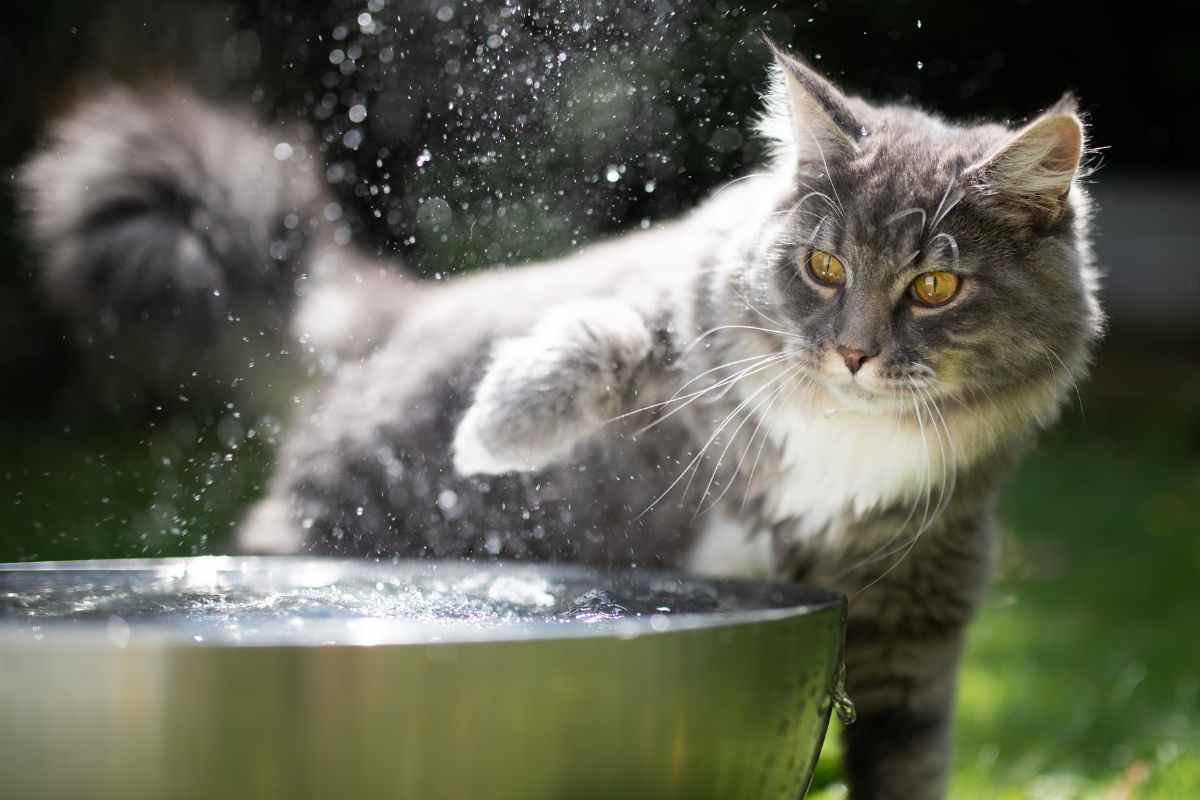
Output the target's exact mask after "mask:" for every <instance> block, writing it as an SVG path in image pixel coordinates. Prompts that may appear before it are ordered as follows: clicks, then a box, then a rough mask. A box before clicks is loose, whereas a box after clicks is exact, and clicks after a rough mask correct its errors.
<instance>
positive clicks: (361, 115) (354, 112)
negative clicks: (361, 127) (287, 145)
mask: <svg viewBox="0 0 1200 800" xmlns="http://www.w3.org/2000/svg"><path fill="white" fill-rule="evenodd" d="M348 116H349V117H350V121H351V122H362V121H363V120H364V119H366V118H367V107H366V106H364V105H363V104H362V103H355V104H354V105H353V106H351V107H350V113H349V115H348ZM277 157H278V156H277Z"/></svg>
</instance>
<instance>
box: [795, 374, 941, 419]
mask: <svg viewBox="0 0 1200 800" xmlns="http://www.w3.org/2000/svg"><path fill="white" fill-rule="evenodd" d="M838 366H841V365H840V364H839V365H838ZM814 377H815V378H816V383H817V384H818V385H819V386H820V388H821V389H823V390H824V392H823V393H824V394H825V395H826V399H827V401H828V402H829V403H830V404H832V405H833V406H834V407H842V408H845V409H846V410H853V411H856V412H860V413H867V414H891V415H895V414H902V415H903V414H906V413H912V410H913V404H914V398H916V397H920V396H923V395H924V394H926V393H928V392H929V391H930V390H929V388H928V386H927V384H926V381H924V380H923V379H922V378H921V377H919V376H909V375H902V376H893V375H891V374H885V373H883V372H882V371H880V370H879V369H878V368H875V369H868V368H867V367H864V368H863V369H861V370H859V372H858V373H857V374H851V373H850V372H849V371H848V370H846V369H844V368H843V369H841V370H840V371H839V370H834V369H825V370H820V371H818V374H817V375H815V376H814Z"/></svg>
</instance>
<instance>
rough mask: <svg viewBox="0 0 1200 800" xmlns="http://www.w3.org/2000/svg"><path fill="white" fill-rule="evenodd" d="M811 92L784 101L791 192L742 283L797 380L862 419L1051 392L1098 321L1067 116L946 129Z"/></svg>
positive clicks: (800, 88) (1065, 111) (812, 88)
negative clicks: (772, 325) (765, 295)
mask: <svg viewBox="0 0 1200 800" xmlns="http://www.w3.org/2000/svg"><path fill="white" fill-rule="evenodd" d="M782 66H783V67H784V70H785V72H784V76H785V77H787V75H788V73H787V70H788V69H791V68H794V69H804V67H803V65H798V64H797V65H795V66H793V65H791V64H788V63H786V62H785V63H783V65H782ZM813 80H816V81H819V80H820V79H819V78H815V76H813V75H812V74H811V73H809V72H805V73H802V74H801V79H800V80H795V79H792V80H791V85H790V87H789V89H790V91H791V92H793V94H794V93H796V92H800V93H803V96H802V97H801V98H800V99H799V100H797V98H796V97H795V96H793V97H792V98H791V99H790V108H789V111H790V112H791V115H792V119H793V120H796V119H797V118H799V120H800V122H799V125H798V130H797V134H798V135H797V138H796V146H795V147H794V148H793V149H792V150H791V151H790V152H788V151H785V152H784V153H782V154H781V156H780V157H784V158H787V157H794V158H795V159H796V163H797V165H798V166H797V169H796V175H795V178H794V193H793V195H792V197H791V198H789V201H788V203H787V204H786V206H785V207H784V208H783V209H782V210H781V213H780V215H779V217H780V218H781V220H782V221H781V222H779V223H777V224H776V225H774V226H773V230H774V231H775V234H774V235H775V236H776V237H777V241H776V242H775V247H774V248H773V251H772V252H773V254H774V255H773V256H772V258H771V259H770V263H768V264H765V265H762V266H761V267H760V268H762V269H765V270H767V271H768V272H767V274H766V275H765V276H764V283H766V284H767V285H768V286H770V287H771V291H770V296H771V299H772V305H773V306H774V307H775V310H776V312H777V314H779V315H780V316H779V317H778V319H780V321H781V322H784V323H785V324H786V325H787V326H788V327H789V329H790V330H791V331H794V332H795V333H796V334H798V338H797V337H789V343H788V349H789V350H791V351H792V352H793V353H794V354H795V358H796V359H797V360H798V361H799V362H800V363H801V364H802V365H803V369H804V371H805V373H806V374H807V375H808V376H809V377H810V378H811V379H812V380H813V381H814V382H815V383H817V384H819V385H821V386H823V387H824V388H825V389H826V390H827V391H828V392H829V393H830V394H832V395H833V396H835V397H837V398H838V399H840V400H842V401H843V402H844V403H846V404H848V405H851V406H854V407H859V408H863V409H866V410H871V409H874V410H878V411H895V410H897V408H899V409H901V410H904V409H906V408H907V409H909V410H911V407H912V404H913V403H914V402H919V398H920V397H921V396H925V397H928V398H931V399H939V398H941V399H953V400H955V401H957V403H958V404H960V405H971V404H975V403H987V402H995V400H996V398H997V397H1001V396H1004V395H1006V394H1008V393H1010V392H1013V391H1020V390H1024V389H1032V388H1035V387H1037V386H1038V385H1040V384H1043V383H1048V382H1053V381H1056V380H1062V379H1063V378H1064V377H1066V378H1068V379H1069V378H1070V374H1071V372H1072V371H1074V370H1077V369H1079V368H1081V367H1082V366H1083V362H1084V361H1085V360H1086V357H1087V351H1088V343H1089V342H1090V341H1091V339H1092V338H1093V337H1094V335H1095V334H1096V332H1097V328H1098V326H1099V322H1100V320H1099V311H1098V308H1097V306H1096V302H1095V299H1094V296H1093V292H1094V285H1093V284H1094V277H1093V276H1092V275H1091V274H1090V270H1091V267H1090V265H1089V264H1088V263H1087V262H1088V260H1089V254H1088V251H1087V241H1086V218H1085V217H1086V213H1087V207H1086V197H1085V196H1084V195H1083V191H1082V189H1081V187H1079V186H1078V185H1076V182H1075V179H1076V172H1077V170H1078V166H1079V159H1080V155H1081V153H1082V144H1083V143H1082V129H1081V127H1080V125H1079V122H1078V119H1077V117H1076V116H1075V113H1074V109H1073V106H1066V105H1063V106H1060V107H1059V108H1057V109H1055V110H1053V111H1051V112H1048V114H1047V115H1045V116H1043V117H1042V118H1039V120H1037V121H1035V122H1034V123H1032V124H1031V125H1030V126H1028V127H1027V128H1026V129H1024V130H1022V131H1020V132H1018V133H1012V132H1009V131H1008V130H1006V129H1004V128H1002V127H1000V126H996V125H986V126H972V127H966V128H960V127H955V126H950V125H947V124H945V123H943V122H941V121H939V120H937V119H935V118H933V117H929V116H926V115H923V114H921V113H919V112H916V111H914V110H911V109H907V108H872V107H869V106H867V105H866V104H865V103H862V102H861V101H856V100H850V99H846V98H842V97H841V96H840V95H837V94H836V90H834V89H832V87H830V86H829V85H828V84H825V83H824V82H823V81H822V82H820V83H817V84H814V83H812V81H813ZM814 98H815V100H816V102H813V100H814ZM806 102H807V103H808V104H807V105H806ZM794 124H795V123H794ZM821 126H823V127H821ZM864 131H865V134H864ZM805 134H807V137H806V136H805ZM914 395H916V396H917V398H918V399H917V400H914Z"/></svg>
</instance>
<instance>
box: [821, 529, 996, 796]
mask: <svg viewBox="0 0 1200 800" xmlns="http://www.w3.org/2000/svg"><path fill="white" fill-rule="evenodd" d="M930 538H931V540H932V539H934V538H935V537H930ZM937 538H938V539H939V540H938V541H930V542H928V543H925V542H923V543H922V544H928V546H926V547H920V548H917V549H916V550H917V551H916V552H913V553H912V554H910V556H909V557H908V558H909V560H908V563H906V564H901V565H900V567H899V568H898V569H897V570H896V571H895V573H893V574H891V575H889V576H887V577H886V578H884V579H883V580H881V581H879V582H878V583H877V584H875V585H874V586H871V587H869V588H866V590H865V591H863V592H862V593H861V594H859V595H857V596H856V597H853V599H852V600H851V602H850V615H849V620H848V625H847V632H846V673H847V674H846V682H847V689H848V691H849V695H850V698H851V699H852V700H853V702H854V705H855V707H856V710H857V717H858V718H857V720H856V721H855V722H854V723H853V724H852V725H849V726H847V727H846V728H845V730H844V732H843V741H844V743H845V749H846V753H845V757H844V765H845V770H846V773H847V779H848V783H849V786H850V796H851V798H853V799H854V800H893V799H894V800H938V799H939V798H943V797H945V796H946V788H947V780H948V775H949V766H950V731H951V722H952V719H953V714H954V699H955V686H956V681H957V674H958V668H959V661H960V655H961V652H962V646H963V636H964V633H965V630H966V626H967V623H968V622H969V621H970V618H971V616H972V615H973V611H974V608H975V606H976V604H977V602H978V597H979V595H980V593H981V591H982V589H983V587H984V585H985V583H986V578H987V573H988V561H989V554H990V531H988V530H986V529H985V526H975V525H972V524H967V525H966V526H964V527H962V528H960V529H958V530H956V531H954V532H953V533H947V534H945V535H944V536H942V537H937ZM905 567H907V569H906V568H905ZM896 573H899V574H896Z"/></svg>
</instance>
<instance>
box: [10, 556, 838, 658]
mask: <svg viewBox="0 0 1200 800" xmlns="http://www.w3.org/2000/svg"><path fill="white" fill-rule="evenodd" d="M397 568H400V569H404V570H408V571H417V572H420V573H423V574H428V573H429V572H437V571H441V570H444V571H446V572H463V573H470V572H476V573H479V572H484V571H499V572H505V573H510V574H511V573H516V574H519V573H522V572H528V573H537V574H541V575H546V574H547V573H549V574H550V575H551V576H553V575H559V576H564V577H566V576H577V577H586V576H589V575H591V576H604V575H607V576H609V577H613V578H620V577H622V576H631V577H632V576H636V577H637V578H638V579H639V580H644V581H653V580H668V581H687V582H689V583H693V584H698V585H705V586H710V587H712V588H714V589H717V590H718V591H720V590H722V589H723V590H725V591H730V590H734V591H736V590H739V589H740V590H742V591H747V590H755V591H758V592H762V593H764V594H765V593H766V592H767V591H772V590H773V591H774V593H775V595H776V597H777V598H778V599H777V600H775V601H772V602H769V603H767V602H763V603H758V604H756V605H755V606H752V607H747V608H739V609H734V610H721V611H709V612H697V611H691V612H680V613H673V614H669V615H659V614H654V615H639V616H633V617H624V618H622V619H620V620H616V621H612V622H600V623H590V624H571V623H569V622H567V623H564V622H555V621H550V620H531V621H523V622H515V623H504V624H501V625H495V626H480V625H464V624H451V623H437V622H432V623H422V622H414V621H412V620H398V619H396V620H392V619H381V618H372V617H363V618H362V620H363V621H364V624H363V625H361V626H358V627H357V628H356V627H355V624H354V623H355V622H356V620H345V619H340V620H319V619H318V620H312V621H306V622H305V625H304V635H303V637H298V636H296V635H295V633H294V631H292V632H289V631H287V630H286V629H285V628H284V626H283V625H282V624H276V625H273V626H271V627H272V630H269V631H267V632H266V633H265V634H256V635H255V636H254V637H253V638H251V639H241V638H239V637H237V636H235V635H232V634H229V633H228V632H226V633H224V634H223V633H221V632H220V631H217V632H216V633H215V635H214V631H213V630H212V628H210V627H205V628H203V630H202V631H201V633H202V634H203V635H200V634H199V633H197V631H199V630H200V628H199V626H197V625H196V624H195V623H191V624H188V623H187V622H186V621H177V622H161V623H159V622H154V621H148V620H139V621H138V622H137V626H136V635H134V636H129V637H116V639H115V640H114V637H113V636H112V633H111V629H110V625H109V622H110V620H111V619H112V618H111V617H110V618H108V619H103V618H100V617H96V618H89V619H86V620H79V619H73V620H54V619H50V618H38V617H15V616H10V617H8V618H7V619H6V618H5V616H4V615H3V614H2V613H0V650H4V649H9V648H13V647H19V648H30V647H35V646H36V647H39V648H42V647H48V646H54V645H61V646H66V647H73V648H89V649H130V650H134V649H147V648H152V649H164V648H189V649H207V650H220V649H262V648H276V649H278V648H282V649H296V650H306V649H316V648H331V647H332V648H337V647H405V648H411V647H439V646H448V645H497V644H511V643H521V642H546V641H566V640H571V641H574V640H580V639H602V640H606V641H632V640H637V639H642V638H644V637H661V636H671V635H678V634H681V633H687V632H695V631H718V630H726V629H730V628H738V627H742V626H747V625H759V624H762V623H769V622H777V621H782V620H788V619H795V618H800V617H805V616H811V615H815V614H820V613H823V612H835V613H836V612H840V614H839V616H840V617H841V618H843V619H844V617H845V613H846V598H845V596H844V595H842V594H840V593H838V592H836V591H832V590H829V589H825V588H821V587H816V586H811V585H806V584H800V583H795V582H787V581H778V580H754V579H745V578H715V577H708V576H701V575H692V574H689V573H685V572H682V571H677V570H664V569H658V568H642V567H638V568H625V569H605V568H597V567H589V566H581V565H574V564H558V563H545V562H516V561H503V560H466V559H395V560H390V559H389V560H387V561H379V562H376V561H367V560H360V559H349V558H337V557H330V556H309V555H271V556H179V557H167V558H119V559H87V560H77V561H31V562H16V563H0V592H2V591H3V588H4V587H3V578H4V576H5V575H10V574H32V573H48V572H59V573H85V572H97V573H113V572H116V573H136V572H147V573H153V574H155V575H156V576H158V577H163V578H170V577H189V576H193V575H195V574H200V575H218V574H221V573H228V572H238V573H240V574H244V575H251V574H256V573H259V574H266V575H270V574H280V573H281V571H283V570H287V571H289V573H290V572H294V571H296V570H304V569H310V570H315V571H320V572H322V573H323V577H322V579H323V580H336V578H337V576H339V575H341V576H345V575H349V574H351V573H352V572H353V573H354V574H357V575H362V574H363V572H364V571H366V572H367V574H368V575H369V574H370V573H371V572H379V574H380V575H383V574H386V573H387V572H388V571H389V570H391V571H392V573H391V574H392V575H393V576H394V574H395V570H396V569H397ZM299 585H303V584H299ZM274 628H278V629H279V630H274Z"/></svg>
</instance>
